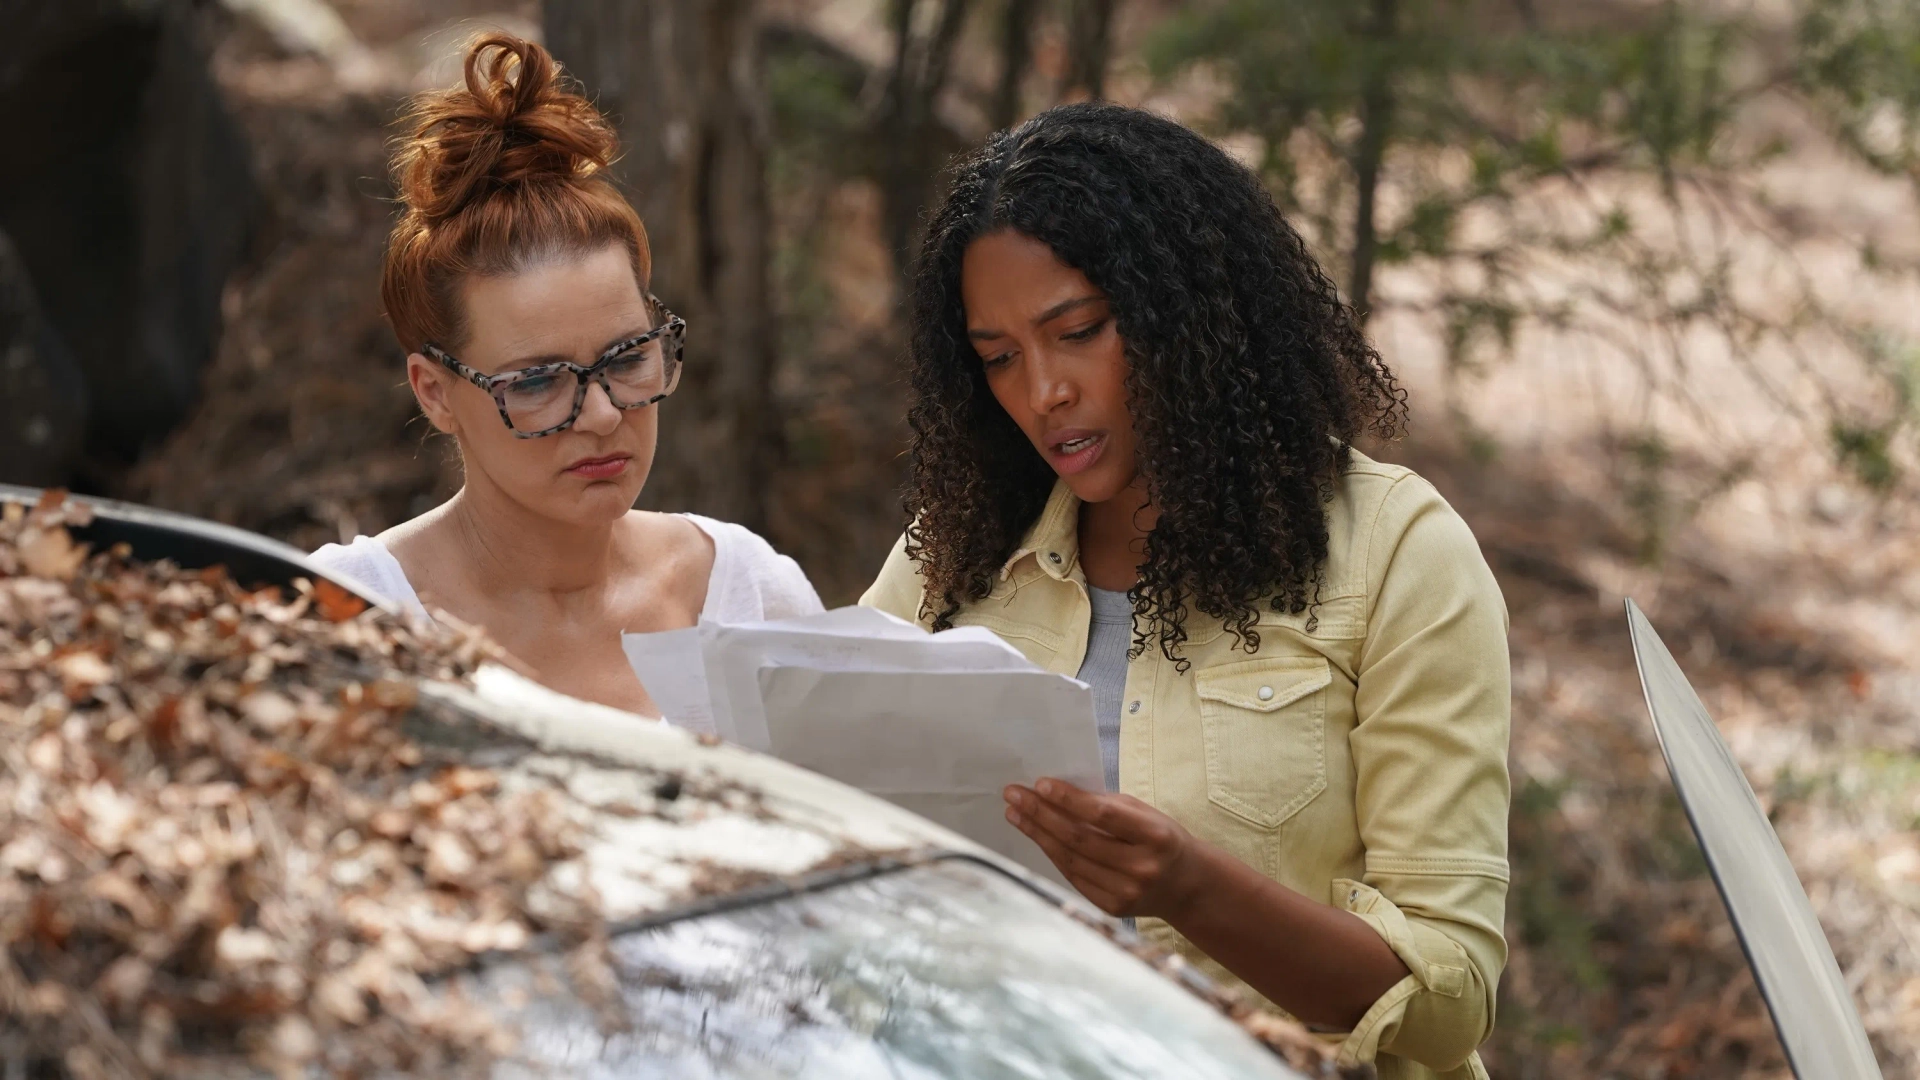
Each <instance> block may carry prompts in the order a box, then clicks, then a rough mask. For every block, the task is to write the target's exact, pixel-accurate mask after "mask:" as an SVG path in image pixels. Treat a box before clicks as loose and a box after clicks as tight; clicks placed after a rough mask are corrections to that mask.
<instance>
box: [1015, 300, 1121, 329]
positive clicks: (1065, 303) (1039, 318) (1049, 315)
mask: <svg viewBox="0 0 1920 1080" xmlns="http://www.w3.org/2000/svg"><path fill="white" fill-rule="evenodd" d="M1104 300H1106V297H1104V296H1081V297H1077V298H1075V299H1072V300H1062V301H1060V302H1059V303H1057V304H1055V305H1053V306H1052V307H1050V308H1048V309H1047V310H1045V311H1043V312H1041V313H1040V314H1039V315H1036V316H1034V320H1033V325H1034V326H1036V327H1038V326H1045V325H1046V324H1048V323H1050V322H1052V321H1053V320H1055V319H1057V318H1059V317H1060V316H1062V315H1065V314H1066V313H1067V312H1069V311H1072V310H1073V309H1075V308H1082V307H1086V306H1087V305H1088V304H1098V303H1101V302H1102V301H1104Z"/></svg>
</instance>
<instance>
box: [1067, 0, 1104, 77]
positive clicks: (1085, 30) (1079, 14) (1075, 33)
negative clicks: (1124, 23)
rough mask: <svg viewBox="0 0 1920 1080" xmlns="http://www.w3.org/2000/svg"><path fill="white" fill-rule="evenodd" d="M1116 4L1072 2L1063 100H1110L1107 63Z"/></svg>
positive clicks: (1093, 0)
mask: <svg viewBox="0 0 1920 1080" xmlns="http://www.w3.org/2000/svg"><path fill="white" fill-rule="evenodd" d="M1113 8H1114V0H1073V5H1072V8H1071V10H1070V11H1069V12H1068V15H1067V77H1066V81H1065V82H1063V83H1062V84H1061V86H1060V97H1061V98H1062V100H1069V101H1070V100H1075V99H1079V98H1087V99H1091V100H1094V101H1098V100H1100V99H1101V98H1104V97H1106V96H1107V61H1108V60H1109V59H1111V58H1112V55H1113Z"/></svg>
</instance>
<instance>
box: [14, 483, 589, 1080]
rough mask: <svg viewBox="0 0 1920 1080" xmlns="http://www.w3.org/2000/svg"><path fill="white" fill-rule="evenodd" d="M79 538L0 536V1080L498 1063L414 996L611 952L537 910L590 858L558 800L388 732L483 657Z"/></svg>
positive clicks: (479, 1035)
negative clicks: (474, 974) (554, 886)
mask: <svg viewBox="0 0 1920 1080" xmlns="http://www.w3.org/2000/svg"><path fill="white" fill-rule="evenodd" d="M86 516H87V512H86V509H85V508H84V507H83V506H80V505H78V504H76V503H71V502H65V501H64V500H62V499H61V498H60V497H59V496H58V495H57V494H54V495H49V496H48V497H47V498H45V499H43V500H42V501H41V503H40V504H39V505H38V506H37V507H35V508H34V509H32V510H30V511H29V510H28V509H27V508H25V507H23V506H20V505H17V504H10V505H5V509H4V517H3V518H0V944H4V952H0V1075H5V1076H21V1075H42V1074H43V1073H44V1072H45V1071H46V1069H47V1068H48V1067H52V1068H53V1069H54V1070H55V1071H59V1070H61V1069H62V1068H64V1070H65V1071H66V1072H67V1073H69V1074H71V1075H73V1076H75V1077H79V1078H82V1080H87V1078H92V1077H126V1076H149V1075H183V1074H188V1073H191V1074H192V1075H208V1074H209V1072H210V1071H211V1069H212V1064H211V1063H212V1062H214V1061H217V1060H219V1059H221V1058H222V1057H223V1056H224V1057H225V1058H226V1059H227V1060H228V1062H229V1063H230V1064H231V1065H233V1066H235V1067H246V1066H247V1065H248V1064H249V1062H248V1060H247V1059H251V1061H250V1064H251V1066H252V1067H254V1068H260V1067H264V1068H266V1069H269V1070H271V1071H274V1072H277V1073H279V1074H281V1075H288V1074H297V1073H306V1072H307V1071H308V1070H311V1069H319V1070H321V1071H323V1072H324V1073H326V1074H328V1075H368V1074H378V1073H381V1072H386V1071H389V1070H398V1071H403V1072H408V1073H419V1072H431V1071H438V1070H440V1069H443V1068H447V1067H450V1066H455V1065H458V1064H460V1063H461V1062H463V1061H465V1062H468V1063H474V1062H475V1061H476V1059H480V1058H485V1057H488V1056H490V1055H494V1054H498V1053H503V1052H507V1051H508V1050H509V1048H508V1047H506V1046H504V1045H502V1042H503V1037H502V1036H500V1035H499V1034H498V1033H497V1031H496V1028H495V1026H494V1025H492V1024H491V1023H490V1022H488V1021H487V1020H485V1019H484V1018H483V1017H482V1016H481V1015H480V1014H479V1013H477V1012H473V1011H463V1010H462V1009H461V1008H459V1007H458V1003H452V1002H448V1001H445V1000H442V999H441V998H440V997H438V996H436V995H435V994H433V993H430V992H429V989H428V986H427V980H430V979H432V978H433V976H434V975H436V974H438V973H443V972H447V971H452V970H455V969H458V968H461V967H464V966H466V965H469V964H471V963H472V962H473V960H474V958H475V957H476V956H478V955H481V954H486V953H489V952H493V951H496V950H514V949H518V948H521V947H523V946H524V945H525V944H526V943H527V942H528V941H529V939H530V936H531V935H536V934H543V933H551V934H554V935H555V939H556V940H558V941H560V942H565V941H566V940H585V939H587V938H588V937H590V936H591V935H592V929H591V928H592V927H595V926H597V925H598V923H597V920H596V919H595V918H594V916H593V905H592V903H591V902H590V900H588V899H586V898H582V897H566V896H560V897H556V896H554V895H552V894H551V891H550V889H548V887H547V886H545V885H542V886H540V887H538V888H536V887H535V885H536V882H538V881H539V880H540V878H541V876H542V872H543V867H545V866H546V865H547V864H548V862H549V861H550V860H554V859H561V858H565V857H567V856H568V855H570V854H571V853H573V851H574V850H575V849H576V848H577V837H576V836H574V835H573V834H574V831H575V829H574V827H573V826H572V825H570V824H569V819H568V817H567V816H566V813H565V808H564V807H562V806H560V805H558V803H557V800H556V799H555V798H553V797H552V793H551V792H547V791H542V790H533V791H524V792H520V793H507V792H503V791H498V790H496V789H497V787H498V780H497V777H496V776H495V775H494V774H493V773H492V772H490V771H488V770H486V769H479V768H471V767H466V766H462V765H457V764H451V763H448V764H436V763H435V761H434V760H432V758H433V755H432V754H429V755H427V757H428V760H425V761H423V755H422V751H421V748H420V746H419V745H417V744H415V743H414V742H412V741H410V740H408V739H407V738H406V737H404V736H403V735H402V733H401V727H402V724H401V721H402V720H403V718H404V717H405V716H406V715H407V714H408V713H409V712H410V711H411V710H412V709H413V707H414V706H415V703H416V690H415V686H416V685H417V680H418V679H420V678H433V679H459V678H462V677H463V676H465V675H466V674H468V673H470V672H471V671H472V670H473V669H474V668H475V667H476V665H477V664H478V663H479V662H480V661H481V660H482V659H483V658H485V657H486V656H487V655H488V646H486V645H485V644H484V643H483V642H482V641H481V640H480V639H479V638H478V637H476V636H461V635H457V634H447V635H441V634H437V633H435V632H433V631H430V630H428V629H427V628H424V627H412V626H409V625H407V624H405V623H404V622H402V621H400V620H399V619H397V618H394V617H391V616H389V615H386V614H384V613H382V612H379V611H364V610H363V609H364V605H363V604H361V603H360V602H359V601H358V600H357V599H355V598H352V597H351V596H349V595H348V594H347V593H345V592H344V591H342V590H339V589H337V588H335V587H333V586H330V585H327V584H321V585H320V586H318V587H317V588H315V589H303V590H302V591H301V592H300V594H299V595H296V596H293V597H292V598H291V599H289V598H288V597H287V596H286V595H284V594H282V593H281V592H280V591H279V590H267V591H264V592H247V591H245V590H242V589H240V588H239V587H237V586H236V585H234V584H233V583H232V582H231V581H230V580H228V579H227V578H226V577H225V575H224V574H222V573H220V572H218V571H211V572H187V571H182V570H179V569H177V568H174V567H171V566H169V565H167V564H159V565H141V564H136V563H134V562H132V561H131V560H129V559H128V558H127V557H126V552H124V551H114V552H105V553H99V554H91V555H90V554H89V553H88V552H87V551H86V550H85V548H84V547H83V546H81V545H78V544H76V543H75V542H74V541H73V539H72V538H71V537H70V535H69V533H68V531H67V527H68V526H70V525H80V524H84V523H85V520H86ZM536 911H537V912H538V914H537V915H536V914H535V912H536ZM190 1062H191V1063H192V1064H191V1065H189V1064H188V1063H190Z"/></svg>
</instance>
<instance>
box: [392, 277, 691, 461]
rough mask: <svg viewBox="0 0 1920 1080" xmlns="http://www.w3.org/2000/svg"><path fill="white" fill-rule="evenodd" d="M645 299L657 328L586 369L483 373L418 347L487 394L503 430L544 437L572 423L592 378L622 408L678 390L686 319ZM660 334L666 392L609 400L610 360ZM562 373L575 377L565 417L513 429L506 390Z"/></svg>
mask: <svg viewBox="0 0 1920 1080" xmlns="http://www.w3.org/2000/svg"><path fill="white" fill-rule="evenodd" d="M646 299H647V303H649V304H650V305H652V306H653V307H654V308H655V309H656V310H657V311H659V312H660V314H662V315H664V316H666V320H665V321H664V322H662V323H661V324H660V325H659V326H656V327H654V328H653V329H651V330H649V331H647V332H646V333H644V334H641V335H639V336H638V337H631V338H627V339H626V340H624V341H619V342H616V343H614V344H613V345H610V346H608V347H607V349H606V350H605V351H604V352H602V353H601V354H600V357H599V359H597V360H595V361H594V362H593V363H592V364H591V365H589V366H587V367H582V366H580V365H579V364H575V363H573V362H571V361H568V360H556V361H554V362H552V363H549V364H535V365H533V366H532V367H523V368H516V369H515V370H513V371H503V372H501V373H500V374H498V375H482V374H480V373H479V372H477V371H475V370H473V369H472V368H470V367H468V366H467V365H465V364H463V363H461V362H460V361H458V360H456V359H454V358H453V356H452V354H450V353H448V352H447V351H446V350H444V349H442V348H440V346H438V345H435V344H433V343H432V342H430V341H429V342H426V343H424V344H422V345H421V346H420V351H421V352H423V353H426V354H427V355H428V356H429V357H432V358H433V359H434V360H436V361H438V362H439V363H440V364H441V366H443V367H445V368H446V369H447V370H448V371H451V372H453V373H454V374H455V375H458V376H460V377H461V378H463V379H465V380H467V381H468V382H470V383H472V384H473V385H475V386H477V387H479V388H480V389H482V390H485V391H486V392H487V393H488V394H490V395H492V397H493V404H494V407H495V408H497V409H499V410H500V422H501V423H503V424H505V425H507V430H508V431H510V432H512V433H513V437H514V438H516V439H538V438H541V437H543V436H547V435H553V434H556V433H558V432H562V431H565V430H567V429H568V428H570V427H572V426H573V425H574V422H575V421H577V420H579V419H580V410H581V409H582V408H584V407H585V406H586V403H587V388H588V387H589V386H590V385H592V384H593V383H594V382H595V381H598V382H599V383H600V389H602V390H605V391H606V392H607V401H608V403H610V404H611V405H612V406H613V407H614V408H616V409H620V410H622V411H626V410H628V409H644V408H646V407H647V406H649V405H657V404H659V403H660V402H662V401H665V400H666V399H667V398H668V397H670V396H671V395H672V394H673V392H674V391H675V390H677V389H679V386H680V382H679V379H678V369H679V366H680V360H681V354H682V353H683V352H684V351H685V350H686V344H687V324H686V320H684V319H682V318H680V316H678V315H675V314H674V313H673V312H671V311H668V310H667V305H665V304H663V303H661V302H660V300H659V299H658V298H657V297H655V296H654V295H653V294H652V293H648V294H647V296H646ZM662 337H664V338H665V339H666V340H665V341H664V342H663V343H662V345H661V351H662V353H663V354H665V353H668V352H671V355H670V356H664V355H663V357H662V360H663V362H664V363H666V364H667V365H668V375H667V377H668V388H667V391H666V392H665V393H661V394H655V395H654V396H652V397H650V398H648V399H647V400H645V401H636V402H634V403H633V404H631V405H622V404H620V402H619V401H617V400H615V399H614V396H613V387H612V386H611V385H609V384H608V382H607V372H606V367H607V365H608V364H610V363H612V362H613V361H614V360H615V359H617V358H618V357H619V356H620V355H621V354H622V353H625V352H627V351H629V350H631V349H634V348H637V347H639V346H641V345H645V344H647V343H648V342H650V341H653V340H655V339H658V338H662ZM562 371H570V372H572V373H573V375H574V378H575V379H577V380H578V384H577V385H576V386H575V388H574V392H573V411H572V412H571V413H569V414H567V418H566V420H565V421H563V422H561V423H559V424H555V425H554V426H553V427H550V428H542V429H540V430H539V431H521V430H520V429H519V428H517V427H514V426H513V417H512V416H509V415H508V414H507V388H508V387H510V386H512V385H513V384H514V383H516V382H520V381H521V380H523V379H530V378H534V377H536V376H541V375H554V374H558V373H559V372H562Z"/></svg>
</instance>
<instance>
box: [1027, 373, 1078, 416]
mask: <svg viewBox="0 0 1920 1080" xmlns="http://www.w3.org/2000/svg"><path fill="white" fill-rule="evenodd" d="M1027 378H1028V383H1027V401H1028V404H1029V405H1031V406H1032V407H1033V411H1034V412H1036V413H1039V414H1042V415H1044V414H1046V413H1050V412H1052V411H1053V410H1055V409H1058V408H1060V407H1062V406H1065V405H1071V404H1073V403H1074V402H1075V401H1077V400H1078V399H1079V397H1080V388H1079V387H1078V386H1077V385H1075V383H1074V381H1073V380H1072V379H1071V378H1068V377H1067V375H1066V373H1065V372H1064V371H1061V370H1060V369H1059V368H1058V367H1057V366H1055V365H1053V364H1049V363H1046V362H1045V361H1042V362H1040V363H1037V364H1029V365H1028V367H1027Z"/></svg>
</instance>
